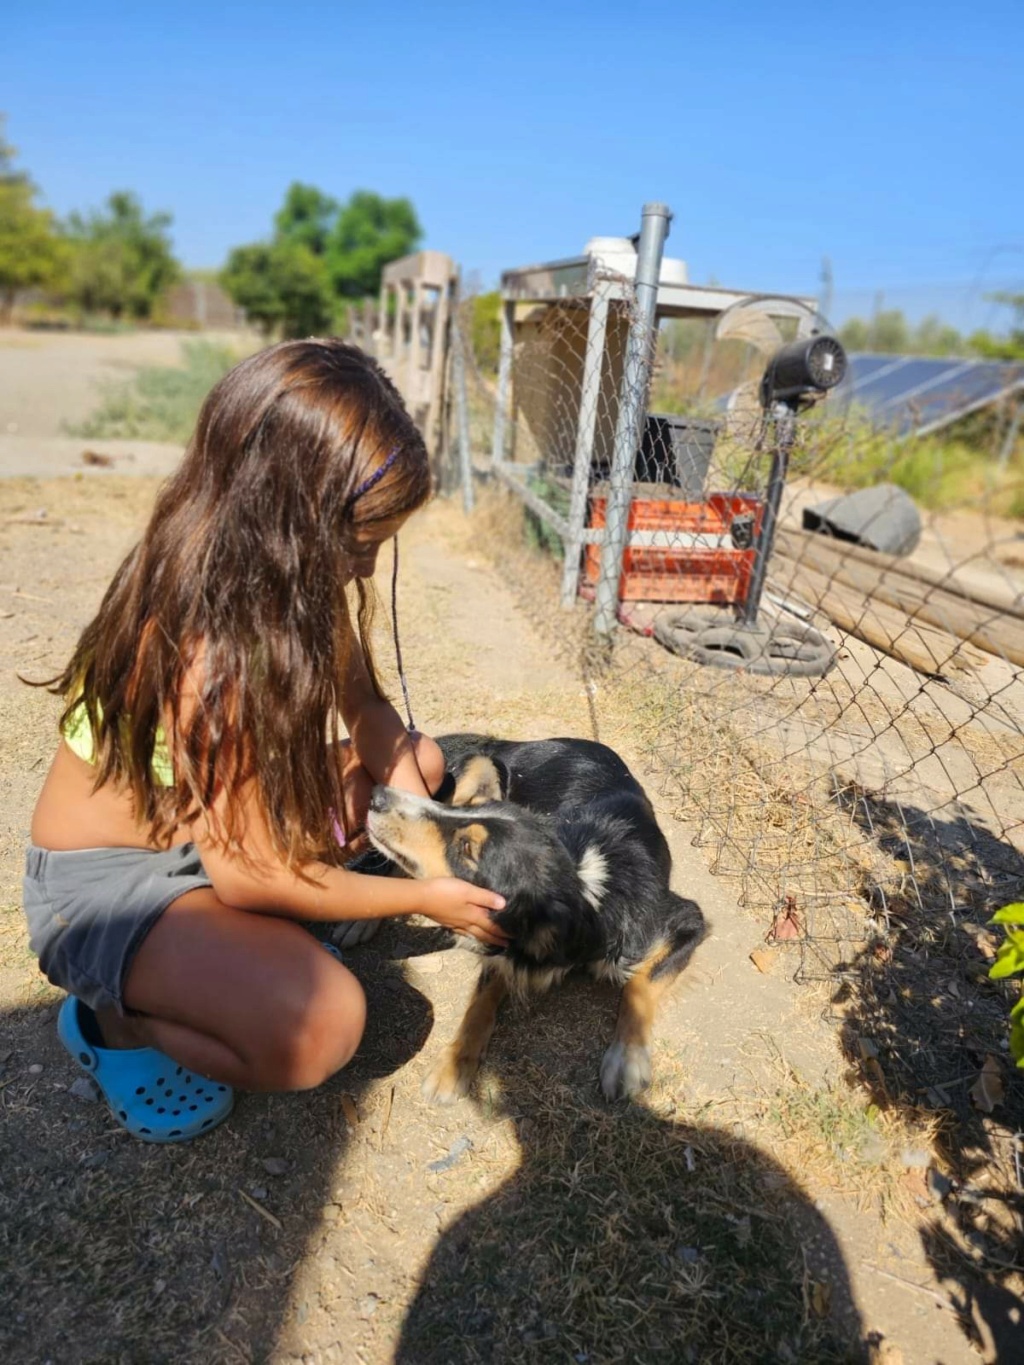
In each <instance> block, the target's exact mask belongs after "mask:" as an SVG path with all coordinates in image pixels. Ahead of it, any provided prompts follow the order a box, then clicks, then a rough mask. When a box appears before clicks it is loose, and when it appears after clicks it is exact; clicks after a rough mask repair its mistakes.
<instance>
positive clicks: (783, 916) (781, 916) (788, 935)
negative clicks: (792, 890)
mask: <svg viewBox="0 0 1024 1365" xmlns="http://www.w3.org/2000/svg"><path fill="white" fill-rule="evenodd" d="M803 936H804V926H803V923H802V922H801V919H800V912H799V910H798V909H797V904H796V897H795V896H787V897H786V900H785V904H784V905H783V907H782V909H781V910H776V912H775V918H774V919H773V920H772V927H771V928H770V929H769V930H768V932H767V934H765V940H766V941H767V942H768V943H783V942H785V941H786V940H787V939H794V938H803Z"/></svg>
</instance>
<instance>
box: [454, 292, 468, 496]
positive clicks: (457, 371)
mask: <svg viewBox="0 0 1024 1365" xmlns="http://www.w3.org/2000/svg"><path fill="white" fill-rule="evenodd" d="M461 302H462V295H461V291H460V292H458V293H456V296H455V308H454V310H453V317H452V378H453V379H454V381H455V412H456V416H457V418H458V423H459V470H460V473H461V476H462V506H463V510H464V511H466V512H472V510H473V463H472V460H471V458H470V448H469V404H468V401H467V398H466V352H465V347H464V344H463V340H462V310H461V308H460V307H459V305H460V304H461Z"/></svg>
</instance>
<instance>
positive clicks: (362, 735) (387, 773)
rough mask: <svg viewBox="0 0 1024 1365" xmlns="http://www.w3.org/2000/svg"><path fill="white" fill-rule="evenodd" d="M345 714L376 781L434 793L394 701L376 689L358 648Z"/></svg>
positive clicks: (418, 793)
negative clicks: (430, 789) (417, 759)
mask: <svg viewBox="0 0 1024 1365" xmlns="http://www.w3.org/2000/svg"><path fill="white" fill-rule="evenodd" d="M341 715H342V719H343V720H344V722H345V728H346V729H347V730H348V733H349V738H350V739H351V741H352V748H353V750H354V751H355V754H356V757H357V758H358V759H359V761H360V763H361V764H362V765H363V767H364V768H365V769H366V771H367V772H368V773H369V774H370V776H371V777H372V778H373V779H374V781H375V782H383V783H385V784H386V785H387V786H390V787H401V788H402V790H403V791H408V792H413V793H414V794H415V795H416V796H429V795H430V792H429V791H428V790H427V787H426V783H425V782H424V781H423V775H422V773H421V772H420V770H419V767H418V766H417V764H416V754H415V751H414V750H413V746H412V741H411V739H410V738H409V731H408V729H407V728H406V726H405V724H404V723H403V721H402V718H401V716H400V715H399V714H398V712H397V711H396V710H395V708H394V707H393V706H392V705H391V703H390V702H389V701H387V700H385V699H384V698H383V697H378V696H377V694H376V692H374V690H373V684H372V683H371V682H370V675H369V674H368V673H367V671H366V664H365V663H364V661H363V656H362V652H361V651H360V650H358V649H357V650H355V651H354V652H353V659H352V662H351V664H350V666H349V672H348V676H347V678H346V680H345V688H344V693H343V696H342V703H341Z"/></svg>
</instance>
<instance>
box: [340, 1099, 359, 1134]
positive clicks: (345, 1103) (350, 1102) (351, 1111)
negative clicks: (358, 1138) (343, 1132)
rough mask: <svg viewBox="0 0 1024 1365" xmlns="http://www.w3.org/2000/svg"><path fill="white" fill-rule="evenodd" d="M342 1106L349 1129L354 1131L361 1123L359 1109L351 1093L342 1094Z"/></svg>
mask: <svg viewBox="0 0 1024 1365" xmlns="http://www.w3.org/2000/svg"><path fill="white" fill-rule="evenodd" d="M341 1108H342V1112H343V1113H344V1115H345V1122H346V1123H347V1124H348V1126H349V1131H350V1132H354V1131H355V1129H356V1126H357V1124H358V1123H359V1110H358V1109H357V1108H356V1102H355V1100H354V1099H353V1098H352V1096H351V1095H342V1097H341Z"/></svg>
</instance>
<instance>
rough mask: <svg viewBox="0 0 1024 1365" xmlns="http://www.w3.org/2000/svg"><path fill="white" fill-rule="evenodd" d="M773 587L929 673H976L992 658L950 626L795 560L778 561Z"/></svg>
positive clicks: (915, 667)
mask: <svg viewBox="0 0 1024 1365" xmlns="http://www.w3.org/2000/svg"><path fill="white" fill-rule="evenodd" d="M772 583H773V586H775V587H777V588H780V589H781V590H782V591H783V592H784V593H786V592H791V593H797V594H798V595H799V596H800V597H802V598H803V599H804V601H805V602H807V603H808V604H809V605H812V606H815V607H817V608H818V610H819V611H821V612H823V613H824V614H825V615H826V616H827V617H828V618H829V620H830V621H832V622H833V623H834V624H835V625H837V626H839V628H840V629H841V630H845V631H846V632H847V633H848V634H850V635H854V636H856V637H857V639H859V640H863V641H864V642H865V643H866V644H869V645H872V646H873V647H874V648H875V649H879V650H881V651H882V653H883V654H888V655H890V657H892V658H894V659H898V660H899V661H900V663H904V664H906V665H907V666H908V667H909V668H913V669H914V670H915V671H916V672H918V673H925V674H927V675H928V676H929V677H942V676H944V675H945V674H949V673H963V672H971V671H973V670H974V669H975V668H977V667H980V666H981V665H983V664H984V663H985V662H987V656H986V655H984V654H982V653H981V652H980V651H978V650H976V649H972V648H971V646H970V645H968V644H966V643H965V642H964V641H963V640H960V639H959V638H957V637H956V636H954V635H951V634H950V633H949V632H948V631H944V630H936V629H935V628H934V627H933V626H930V625H926V624H923V623H921V622H916V621H910V620H908V619H907V618H906V617H905V616H904V615H902V614H901V613H900V612H898V611H896V610H895V609H894V608H892V607H889V606H887V605H885V604H884V603H880V602H877V601H875V600H873V599H872V598H870V597H866V596H864V595H863V594H862V593H860V592H858V591H857V590H856V589H855V588H849V587H846V586H844V585H842V584H839V583H837V582H836V580H835V579H834V578H829V577H826V575H825V574H822V573H818V572H816V571H815V570H813V569H809V568H807V567H806V566H804V565H801V564H796V563H794V562H793V561H792V560H781V561H779V560H776V561H775V563H774V566H773V571H772Z"/></svg>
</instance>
